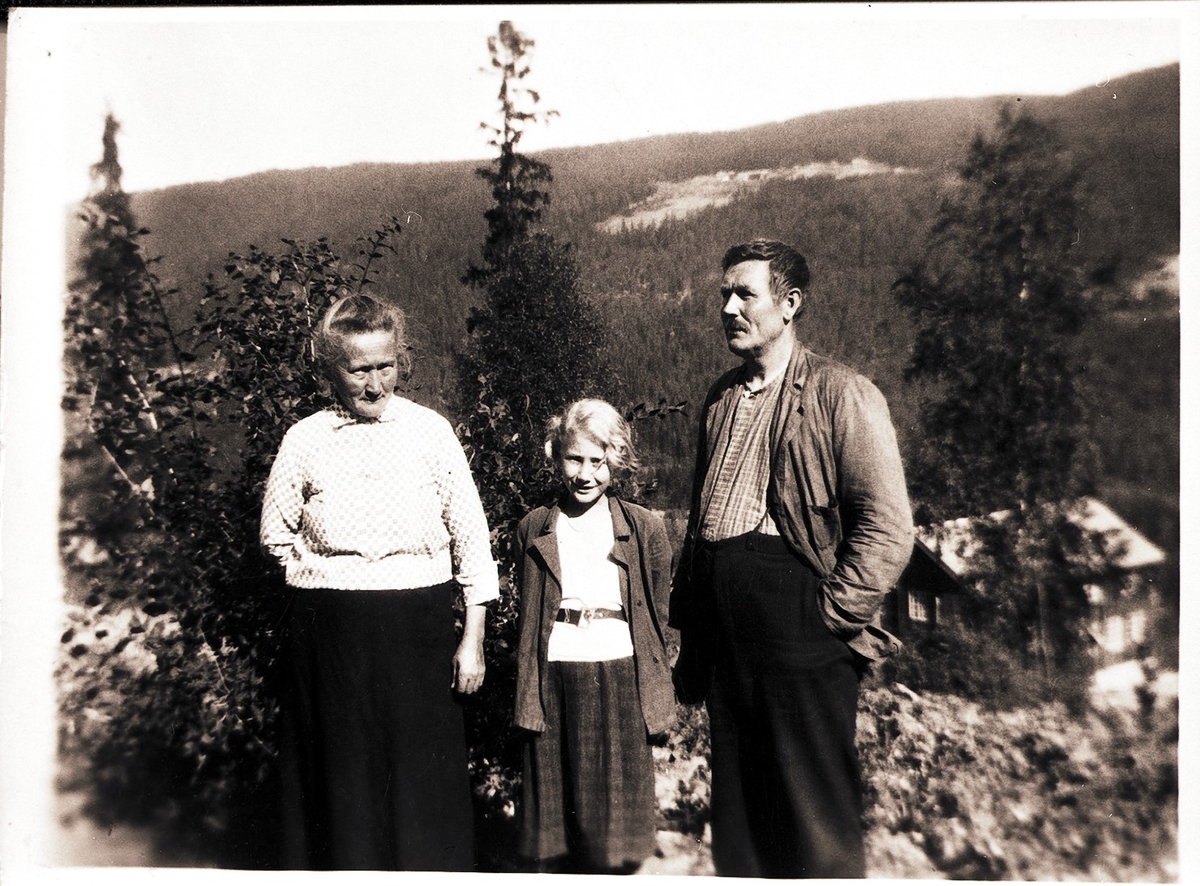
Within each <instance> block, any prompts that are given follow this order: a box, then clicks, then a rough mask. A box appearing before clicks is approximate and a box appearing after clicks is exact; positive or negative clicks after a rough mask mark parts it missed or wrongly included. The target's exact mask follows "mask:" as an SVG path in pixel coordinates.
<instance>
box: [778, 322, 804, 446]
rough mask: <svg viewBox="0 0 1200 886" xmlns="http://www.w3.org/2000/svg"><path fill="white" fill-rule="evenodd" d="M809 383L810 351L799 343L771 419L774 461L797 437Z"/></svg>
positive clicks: (789, 363)
mask: <svg viewBox="0 0 1200 886" xmlns="http://www.w3.org/2000/svg"><path fill="white" fill-rule="evenodd" d="M807 381H808V349H807V348H805V347H804V346H803V345H801V344H799V343H797V345H796V349H795V350H794V351H793V352H792V359H791V360H790V361H789V362H788V368H787V372H786V374H785V375H784V379H783V385H784V387H783V390H781V391H780V392H779V400H778V401H777V402H776V404H775V415H774V416H773V417H772V419H771V441H772V446H771V456H772V461H774V460H775V459H777V458H778V457H779V456H780V454H781V453H782V452H785V451H786V448H787V443H788V441H789V440H791V439H792V438H793V437H795V436H796V433H797V431H798V430H799V428H800V421H801V419H802V418H803V416H804V403H803V400H802V394H803V393H804V384H805V382H807Z"/></svg>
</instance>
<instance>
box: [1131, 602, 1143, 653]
mask: <svg viewBox="0 0 1200 886" xmlns="http://www.w3.org/2000/svg"><path fill="white" fill-rule="evenodd" d="M1129 639H1130V640H1131V641H1132V642H1133V643H1135V644H1137V645H1141V644H1142V643H1145V642H1146V612H1145V610H1143V609H1135V610H1134V611H1133V612H1131V613H1129Z"/></svg>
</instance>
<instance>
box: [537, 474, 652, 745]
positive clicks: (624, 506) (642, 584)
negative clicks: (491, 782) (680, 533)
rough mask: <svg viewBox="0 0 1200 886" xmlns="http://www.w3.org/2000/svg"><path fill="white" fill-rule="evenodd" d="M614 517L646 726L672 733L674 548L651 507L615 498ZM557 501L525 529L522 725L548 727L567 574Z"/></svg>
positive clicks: (611, 498) (616, 550)
mask: <svg viewBox="0 0 1200 886" xmlns="http://www.w3.org/2000/svg"><path fill="white" fill-rule="evenodd" d="M608 507H609V511H610V513H611V514H612V522H613V536H614V539H615V541H614V544H613V553H612V556H613V560H615V561H616V563H617V565H618V566H619V567H620V570H621V598H622V601H623V602H624V605H625V613H626V618H628V620H629V627H630V633H631V634H632V636H633V664H634V670H635V672H636V673H637V691H638V698H639V700H640V702H641V707H642V715H643V716H644V717H645V720H646V730H647V732H648V733H649V734H650V735H657V734H659V733H663V732H666V731H667V730H668V729H670V728H671V727H672V726H673V725H674V724H675V719H676V711H675V691H674V687H673V685H672V682H671V667H670V663H669V662H668V661H667V652H666V638H665V631H666V630H667V605H668V598H669V595H670V589H671V545H670V542H669V541H668V540H667V530H666V527H664V526H663V522H662V520H661V519H660V518H659V517H657V516H656V515H654V514H652V513H651V512H650V511H648V510H647V509H646V508H643V507H641V506H640V505H635V504H632V503H630V502H626V501H622V500H621V499H619V498H616V497H614V496H608ZM559 513H560V511H559V508H558V506H557V505H555V506H554V507H552V508H547V507H541V508H538V509H537V510H535V511H533V512H532V513H530V514H529V515H528V516H526V517H525V519H524V520H522V521H521V524H520V526H518V527H517V539H516V544H517V548H516V552H517V586H518V588H519V589H520V593H521V618H520V640H519V641H518V646H517V698H516V709H515V712H514V722H515V723H516V725H517V726H519V727H521V728H522V729H529V730H531V731H533V732H542V731H544V730H545V728H546V718H545V714H544V710H545V709H544V707H543V704H542V689H543V685H544V680H543V676H544V674H545V673H546V649H547V645H548V643H549V642H550V631H551V629H552V628H553V627H554V618H555V616H556V615H557V613H558V609H559V604H560V603H561V602H562V572H561V569H560V568H559V560H558V536H557V535H556V534H555V531H554V527H555V525H556V523H557V520H558V515H559Z"/></svg>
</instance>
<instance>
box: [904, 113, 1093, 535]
mask: <svg viewBox="0 0 1200 886" xmlns="http://www.w3.org/2000/svg"><path fill="white" fill-rule="evenodd" d="M958 179H959V186H958V188H957V190H956V191H955V192H954V193H952V194H951V195H950V196H949V197H947V198H946V199H945V201H944V203H943V205H942V207H941V211H940V215H939V218H938V220H937V221H936V223H935V225H934V227H933V229H932V230H931V232H930V235H929V239H928V243H927V246H926V249H925V253H924V256H923V257H922V258H921V260H920V261H919V262H918V263H917V264H916V265H915V266H914V267H913V268H912V269H911V271H910V272H909V273H908V274H907V275H906V276H905V277H903V278H902V279H901V280H899V281H898V282H897V284H896V293H897V297H898V299H899V301H900V303H901V304H902V305H904V306H906V307H907V308H908V309H909V310H910V311H911V313H912V315H913V317H914V319H915V321H916V326H917V332H916V340H915V344H914V347H913V351H912V354H911V359H910V361H909V365H908V367H907V369H906V378H907V379H908V380H909V381H913V382H923V383H926V384H928V385H929V391H930V396H929V397H928V398H927V399H926V401H925V402H924V404H923V408H922V412H921V429H922V445H921V450H920V452H919V453H918V454H917V458H916V460H915V462H914V464H913V471H912V478H911V482H912V485H913V491H914V497H915V498H916V500H917V502H918V504H919V506H920V508H921V510H922V511H923V515H924V516H925V517H926V518H934V519H942V518H950V517H959V516H964V515H972V514H982V513H989V512H992V511H995V510H999V509H1003V508H1011V507H1023V506H1024V507H1030V506H1034V505H1036V504H1039V503H1043V502H1052V503H1058V502H1062V501H1064V500H1066V499H1068V498H1070V497H1071V496H1073V495H1074V494H1077V493H1078V492H1079V491H1081V489H1082V487H1083V485H1084V481H1085V479H1086V478H1085V477H1084V476H1083V475H1082V474H1081V471H1080V468H1081V459H1080V458H1079V456H1080V454H1081V450H1082V438H1083V433H1082V421H1083V401H1082V397H1081V394H1080V391H1079V377H1080V372H1081V366H1080V364H1079V361H1078V359H1077V357H1076V356H1075V350H1074V348H1073V346H1072V339H1073V338H1074V337H1075V336H1076V335H1077V334H1078V333H1079V331H1080V330H1081V328H1082V325H1083V323H1084V320H1085V318H1086V316H1087V302H1086V301H1085V299H1084V297H1083V289H1082V281H1081V274H1080V269H1079V267H1078V264H1077V258H1076V251H1075V249H1074V245H1075V243H1076V242H1077V240H1078V236H1079V227H1078V224H1077V221H1076V213H1077V207H1076V201H1075V188H1076V183H1077V180H1078V175H1077V173H1076V171H1075V169H1074V168H1073V167H1072V165H1071V163H1070V161H1069V159H1068V158H1067V157H1066V156H1065V155H1064V154H1063V153H1062V152H1061V150H1060V149H1059V147H1058V143H1057V140H1056V138H1055V136H1054V133H1053V132H1052V131H1051V130H1050V129H1048V128H1047V127H1046V126H1045V125H1043V124H1041V123H1039V122H1037V121H1035V120H1033V119H1032V118H1030V117H1028V116H1026V115H1014V114H1013V113H1012V112H1011V111H1010V110H1009V109H1007V108H1005V109H1004V110H1002V112H1001V114H1000V119H999V121H998V125H997V130H996V133H995V135H994V136H993V137H992V138H985V137H984V136H982V135H981V136H978V137H977V138H976V139H975V141H974V143H973V144H972V145H971V147H970V149H969V151H968V153H967V156H966V159H965V160H964V162H963V164H962V165H961V167H960V168H959V170H958Z"/></svg>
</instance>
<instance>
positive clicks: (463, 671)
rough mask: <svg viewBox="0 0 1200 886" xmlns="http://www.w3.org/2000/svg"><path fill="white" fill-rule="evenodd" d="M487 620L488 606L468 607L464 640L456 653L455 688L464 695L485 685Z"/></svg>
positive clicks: (464, 624) (464, 625)
mask: <svg viewBox="0 0 1200 886" xmlns="http://www.w3.org/2000/svg"><path fill="white" fill-rule="evenodd" d="M486 621H487V607H486V606H482V605H478V606H468V607H467V612H466V619H465V620H464V622H463V635H462V642H460V643H459V644H458V651H457V652H455V653H454V689H455V690H457V691H458V692H461V693H463V694H464V695H470V694H471V693H472V692H475V691H476V690H477V689H479V687H480V686H482V685H483V672H484V670H485V668H484V663H483V632H484V625H485V624H486Z"/></svg>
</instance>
